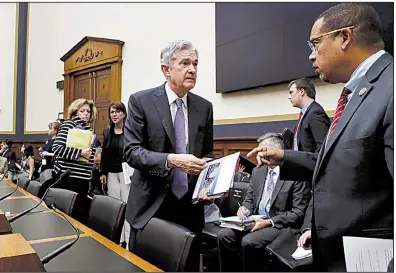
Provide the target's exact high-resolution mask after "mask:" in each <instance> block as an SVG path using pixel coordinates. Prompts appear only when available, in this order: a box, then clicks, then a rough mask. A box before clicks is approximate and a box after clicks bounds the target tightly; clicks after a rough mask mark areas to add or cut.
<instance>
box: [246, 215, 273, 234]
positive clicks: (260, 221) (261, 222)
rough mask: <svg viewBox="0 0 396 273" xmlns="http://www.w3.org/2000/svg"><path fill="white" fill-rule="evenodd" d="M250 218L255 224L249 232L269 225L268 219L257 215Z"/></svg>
mask: <svg viewBox="0 0 396 273" xmlns="http://www.w3.org/2000/svg"><path fill="white" fill-rule="evenodd" d="M252 219H253V220H254V221H255V222H256V225H255V226H254V227H253V228H252V230H251V231H250V232H255V231H256V230H260V229H263V228H266V227H269V226H271V221H270V220H269V219H263V218H259V217H252Z"/></svg>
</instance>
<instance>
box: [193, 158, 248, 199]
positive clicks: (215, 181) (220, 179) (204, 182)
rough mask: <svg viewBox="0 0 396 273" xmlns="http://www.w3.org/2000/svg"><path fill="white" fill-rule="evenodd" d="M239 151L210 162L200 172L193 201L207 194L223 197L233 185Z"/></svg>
mask: <svg viewBox="0 0 396 273" xmlns="http://www.w3.org/2000/svg"><path fill="white" fill-rule="evenodd" d="M239 154H240V153H239V152H238V153H235V154H232V155H228V156H225V157H222V158H219V159H215V160H213V161H211V162H208V166H207V167H206V168H205V169H204V170H203V171H202V172H201V173H200V174H199V177H198V180H197V184H196V186H195V190H194V193H193V196H192V199H193V202H194V201H197V200H198V199H199V198H200V196H203V195H204V194H207V196H208V197H211V198H219V197H222V196H223V195H224V194H225V193H226V192H228V191H229V189H230V188H231V187H232V182H233V178H234V173H235V169H236V164H237V161H238V158H239Z"/></svg>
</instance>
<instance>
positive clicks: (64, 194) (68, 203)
mask: <svg viewBox="0 0 396 273" xmlns="http://www.w3.org/2000/svg"><path fill="white" fill-rule="evenodd" d="M77 194H78V193H76V192H74V191H69V190H65V189H57V188H50V189H49V190H48V193H47V196H46V197H45V199H44V202H45V203H46V204H47V206H50V205H51V204H55V206H56V208H57V209H59V210H61V211H63V212H64V213H66V214H67V215H71V214H72V212H73V208H74V204H75V202H76V197H77Z"/></svg>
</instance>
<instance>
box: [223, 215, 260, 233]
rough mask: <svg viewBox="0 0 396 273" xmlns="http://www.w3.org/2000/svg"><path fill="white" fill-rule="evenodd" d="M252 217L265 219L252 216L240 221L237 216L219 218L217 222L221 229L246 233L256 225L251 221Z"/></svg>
mask: <svg viewBox="0 0 396 273" xmlns="http://www.w3.org/2000/svg"><path fill="white" fill-rule="evenodd" d="M254 217H259V218H265V216H264V215H252V216H249V217H247V218H246V219H242V220H241V219H240V218H239V217H238V216H231V217H221V218H220V219H219V221H220V226H221V227H225V228H232V229H236V230H240V231H248V230H251V229H252V228H253V227H254V226H255V225H256V222H255V221H254V220H253V218H254Z"/></svg>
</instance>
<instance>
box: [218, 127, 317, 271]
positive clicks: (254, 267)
mask: <svg viewBox="0 0 396 273" xmlns="http://www.w3.org/2000/svg"><path fill="white" fill-rule="evenodd" d="M257 141H258V142H259V143H260V144H259V146H263V147H274V148H277V149H283V139H282V137H281V136H280V135H279V134H276V133H267V134H265V135H263V136H261V137H260V138H259V139H258V140H257ZM280 172H281V170H280V167H279V166H270V167H269V166H262V167H260V168H257V167H256V168H254V169H253V172H252V178H251V182H250V185H249V188H248V191H247V194H246V197H245V200H244V201H243V202H242V206H241V207H240V208H239V210H238V212H237V215H238V216H239V218H241V219H243V218H244V217H245V216H250V215H266V217H265V219H260V218H257V219H255V220H256V225H255V227H254V228H253V229H252V230H251V232H241V231H236V230H233V229H228V228H225V229H222V230H221V231H220V233H219V234H218V237H217V238H218V245H219V251H220V268H221V271H225V272H228V271H237V270H240V269H242V268H240V266H241V265H242V264H243V271H245V272H249V271H251V272H252V271H258V272H261V271H263V270H264V269H265V266H266V263H267V261H265V257H266V255H265V253H266V250H265V247H266V246H267V245H269V244H270V243H271V242H272V241H274V240H275V239H276V238H277V237H278V236H279V235H280V234H281V232H282V229H285V228H289V227H290V228H292V229H295V230H296V231H298V230H299V228H300V227H301V225H302V222H303V220H304V215H305V210H306V209H307V206H308V202H309V199H310V197H311V194H310V191H309V190H310V188H309V183H307V182H300V181H287V180H280V179H279V177H280ZM238 252H241V253H242V259H243V262H242V263H239V262H238V256H237V254H238Z"/></svg>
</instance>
